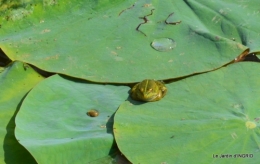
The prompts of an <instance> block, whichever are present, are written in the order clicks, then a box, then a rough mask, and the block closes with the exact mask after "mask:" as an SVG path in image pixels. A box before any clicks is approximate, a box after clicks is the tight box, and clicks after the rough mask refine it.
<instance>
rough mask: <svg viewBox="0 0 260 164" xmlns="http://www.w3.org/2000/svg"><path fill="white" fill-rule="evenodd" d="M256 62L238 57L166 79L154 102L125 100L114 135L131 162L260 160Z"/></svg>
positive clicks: (252, 162) (258, 66) (258, 67)
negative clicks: (189, 74)
mask: <svg viewBox="0 0 260 164" xmlns="http://www.w3.org/2000/svg"><path fill="white" fill-rule="evenodd" d="M259 71H260V64H259V63H253V62H244V63H237V64H232V65H229V66H227V67H223V68H221V69H219V70H216V71H213V72H209V73H205V74H200V75H198V76H193V77H189V78H186V79H183V80H180V81H177V82H174V83H170V84H166V86H167V88H168V92H167V95H166V96H165V97H164V98H163V99H161V100H160V101H157V102H152V103H144V104H139V105H135V104H136V103H135V101H126V102H124V103H123V104H121V105H120V107H119V109H118V111H117V112H116V114H115V120H114V134H115V139H116V143H117V145H118V147H119V149H120V151H121V152H122V153H123V154H124V155H125V156H126V158H127V159H128V160H129V161H131V162H132V163H182V164H188V163H223V164H226V163H237V164H244V163H248V164H255V163H257V162H258V161H260V108H259V106H260V97H259V95H260V87H259V86H260V84H259V81H260V77H259Z"/></svg>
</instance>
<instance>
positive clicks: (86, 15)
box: [0, 0, 260, 83]
mask: <svg viewBox="0 0 260 164" xmlns="http://www.w3.org/2000/svg"><path fill="white" fill-rule="evenodd" d="M47 2H48V3H47ZM257 4H258V2H257V1H250V2H247V3H246V4H245V3H244V2H243V1H241V2H236V3H234V2H232V1H231V0H229V1H228V2H226V1H225V2H224V1H223V2H220V3H216V2H214V1H205V0H204V1H200V2H197V1H190V0H185V1H173V0H171V1H167V2H165V3H158V2H157V1H154V0H149V1H147V0H139V1H136V0H129V1H124V0H115V1H96V0H90V1H84V0H77V1H76V0H73V1H71V0H70V1H69V0H64V1H44V3H42V2H38V1H35V2H33V3H32V2H30V1H28V2H26V3H23V5H20V6H19V5H18V6H19V7H17V8H11V9H10V10H11V11H12V12H7V11H6V12H3V13H4V14H3V15H2V16H1V17H0V18H1V19H0V24H1V28H0V35H1V39H0V48H1V49H2V50H3V51H4V52H5V53H6V54H7V56H9V57H10V58H11V59H12V60H20V61H24V62H27V63H30V64H33V65H35V66H37V67H38V68H40V69H42V70H46V71H49V72H57V73H61V74H66V75H69V76H73V77H78V78H83V79H87V80H90V81H96V82H114V83H125V82H138V81H141V80H143V79H145V78H149V79H171V78H177V77H181V76H186V75H189V74H194V73H197V72H204V71H209V70H212V69H215V68H219V67H220V66H222V65H225V64H227V63H229V62H230V61H232V60H234V59H235V58H236V57H237V56H239V55H246V54H247V53H248V51H249V50H248V48H252V49H253V50H259V48H258V47H257V45H259V41H258V36H259V33H258V32H257V29H258V28H259V27H260V23H259V21H256V20H257V19H258V15H259V14H258V12H259V11H258V9H257ZM226 5H228V7H226ZM241 5H242V7H241ZM243 5H247V6H246V7H243ZM248 12H249V13H250V14H249V15H247V14H246V13H248ZM14 13H15V14H14ZM241 18H242V19H241ZM17 34H19V35H17ZM163 38H168V39H170V40H174V42H175V43H174V46H172V45H168V44H167V43H165V44H167V45H166V47H167V46H168V47H170V49H172V50H171V51H166V52H160V51H157V50H156V49H154V48H152V47H151V44H152V42H153V41H154V40H158V39H159V40H160V39H163ZM175 44H176V45H175ZM160 46H162V47H164V45H160ZM172 47H174V48H172ZM151 70H152V71H151Z"/></svg>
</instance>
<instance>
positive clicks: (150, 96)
mask: <svg viewBox="0 0 260 164" xmlns="http://www.w3.org/2000/svg"><path fill="white" fill-rule="evenodd" d="M166 92H167V88H166V86H165V85H164V83H163V82H162V81H156V80H152V79H145V80H143V81H142V82H140V83H137V84H136V85H134V86H133V87H132V89H131V91H130V95H131V97H132V99H134V100H139V101H145V102H151V101H158V100H161V99H162V98H163V97H164V96H165V95H166Z"/></svg>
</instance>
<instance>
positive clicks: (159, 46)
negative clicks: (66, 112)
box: [151, 38, 176, 52]
mask: <svg viewBox="0 0 260 164" xmlns="http://www.w3.org/2000/svg"><path fill="white" fill-rule="evenodd" d="M151 46H152V47H153V48H154V49H155V50H157V51H160V52H166V51H171V50H173V49H174V48H175V47H176V42H175V41H174V40H173V39H171V38H159V39H154V40H153V42H152V43H151Z"/></svg>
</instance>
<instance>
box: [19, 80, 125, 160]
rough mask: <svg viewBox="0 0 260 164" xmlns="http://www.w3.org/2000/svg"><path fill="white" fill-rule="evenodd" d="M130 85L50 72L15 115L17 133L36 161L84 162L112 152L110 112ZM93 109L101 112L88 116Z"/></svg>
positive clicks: (123, 97)
mask: <svg viewBox="0 0 260 164" xmlns="http://www.w3.org/2000/svg"><path fill="white" fill-rule="evenodd" d="M128 90H129V87H126V86H112V85H97V84H89V83H86V82H85V81H80V80H76V79H72V78H68V77H61V76H59V75H54V76H52V77H50V78H48V79H46V80H44V81H43V82H41V83H40V84H39V85H37V86H36V87H34V88H33V89H32V91H31V92H30V93H29V94H28V95H27V97H26V98H25V100H24V101H23V103H22V106H21V109H20V111H19V113H18V114H17V116H16V119H15V123H16V129H15V136H16V138H17V139H18V140H19V142H20V143H21V144H22V145H23V146H24V147H26V148H27V149H28V150H29V152H30V153H31V154H32V155H33V156H34V158H35V159H36V160H37V162H38V163H41V164H43V163H46V164H47V163H73V164H77V163H79V164H81V163H88V162H93V161H96V160H99V159H101V158H105V157H107V156H108V155H111V156H113V155H114V154H115V153H116V151H117V147H116V145H115V143H114V137H113V135H112V126H113V113H114V112H115V111H116V109H117V108H118V106H119V105H120V104H121V103H122V102H123V101H124V100H125V99H126V98H127V96H128V93H127V91H128ZM91 109H96V110H98V111H99V116H97V117H90V116H88V115H87V112H88V111H89V110H91Z"/></svg>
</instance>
